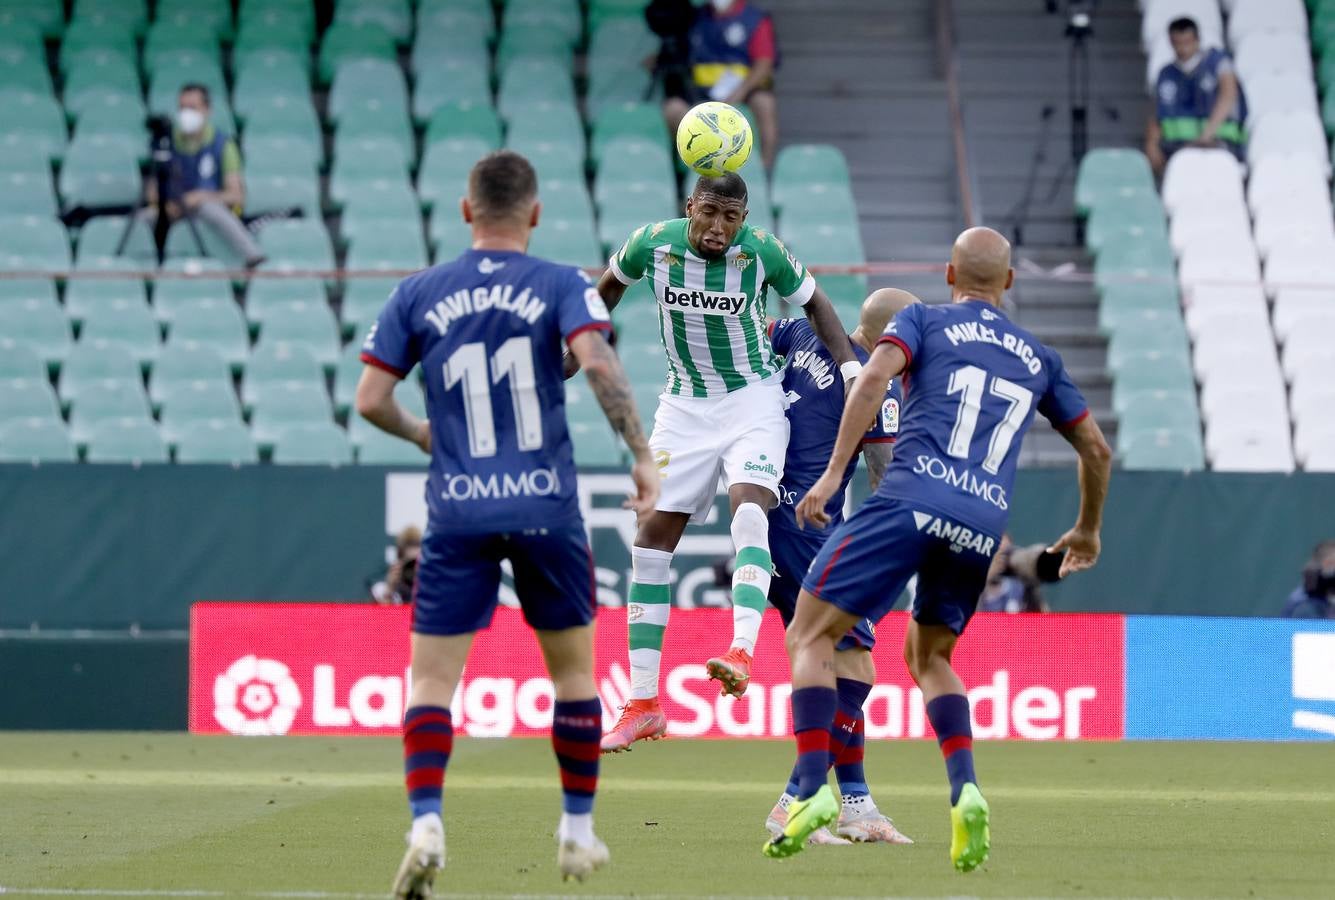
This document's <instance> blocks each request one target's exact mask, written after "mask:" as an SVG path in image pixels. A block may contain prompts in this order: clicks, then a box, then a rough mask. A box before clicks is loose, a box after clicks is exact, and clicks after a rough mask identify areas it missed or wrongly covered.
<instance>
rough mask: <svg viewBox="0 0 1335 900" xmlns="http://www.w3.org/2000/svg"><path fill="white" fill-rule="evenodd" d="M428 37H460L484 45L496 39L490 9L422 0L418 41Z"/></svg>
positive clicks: (461, 0) (462, 1)
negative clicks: (443, 35) (456, 35)
mask: <svg viewBox="0 0 1335 900" xmlns="http://www.w3.org/2000/svg"><path fill="white" fill-rule="evenodd" d="M430 34H459V35H462V36H464V37H465V38H467V39H468V40H469V41H476V42H477V43H480V44H486V43H487V42H489V41H491V40H492V39H493V38H494V37H495V36H496V17H495V16H494V15H492V11H491V7H490V5H488V4H485V3H474V2H472V0H422V2H420V3H418V4H417V39H418V40H421V39H422V38H423V37H424V36H426V35H430Z"/></svg>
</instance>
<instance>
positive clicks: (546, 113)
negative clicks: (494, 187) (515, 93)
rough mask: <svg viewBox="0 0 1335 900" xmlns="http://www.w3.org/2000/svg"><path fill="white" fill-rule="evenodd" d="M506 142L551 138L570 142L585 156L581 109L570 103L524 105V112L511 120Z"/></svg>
mask: <svg viewBox="0 0 1335 900" xmlns="http://www.w3.org/2000/svg"><path fill="white" fill-rule="evenodd" d="M505 139H506V142H507V143H508V144H510V145H512V146H513V145H514V144H515V142H532V141H551V142H553V143H560V144H569V145H571V146H572V147H573V148H574V149H576V150H577V151H578V152H579V156H580V158H581V159H582V158H583V157H584V122H583V121H582V120H581V119H580V117H579V110H578V109H577V108H576V107H575V106H574V105H573V104H569V103H535V104H533V105H532V106H528V107H525V108H524V112H523V115H521V116H519V117H518V118H516V119H512V120H510V122H509V123H508V124H507V127H506V130H505Z"/></svg>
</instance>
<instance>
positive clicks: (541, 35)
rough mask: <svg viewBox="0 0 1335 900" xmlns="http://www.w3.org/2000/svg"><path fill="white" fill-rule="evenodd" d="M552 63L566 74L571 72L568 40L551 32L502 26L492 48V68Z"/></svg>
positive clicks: (540, 29)
mask: <svg viewBox="0 0 1335 900" xmlns="http://www.w3.org/2000/svg"><path fill="white" fill-rule="evenodd" d="M536 61H542V62H552V63H555V64H557V65H559V66H562V67H564V68H566V69H567V70H569V69H572V68H574V62H575V59H574V51H573V44H572V42H571V40H570V39H569V38H568V37H567V36H566V35H564V34H561V33H560V32H558V31H555V30H553V29H551V28H545V27H542V26H536V27H535V26H528V25H513V26H512V25H508V24H507V25H506V26H505V28H504V29H503V30H502V31H501V36H500V40H499V41H498V42H497V44H496V66H497V68H498V69H501V70H504V68H505V67H506V66H507V65H509V64H510V63H515V62H536Z"/></svg>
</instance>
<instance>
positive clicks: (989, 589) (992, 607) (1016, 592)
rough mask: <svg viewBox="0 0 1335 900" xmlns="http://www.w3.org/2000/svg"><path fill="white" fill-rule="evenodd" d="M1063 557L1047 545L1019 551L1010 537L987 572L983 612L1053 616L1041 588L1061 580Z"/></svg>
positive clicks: (981, 600)
mask: <svg viewBox="0 0 1335 900" xmlns="http://www.w3.org/2000/svg"><path fill="white" fill-rule="evenodd" d="M1061 564H1062V554H1061V553H1050V552H1048V545H1047V544H1032V545H1030V546H1028V547H1017V546H1015V543H1014V542H1013V541H1012V540H1011V536H1010V535H1009V534H1003V535H1002V536H1001V547H1000V549H998V550H997V555H996V556H994V557H992V564H991V566H989V567H988V570H987V586H986V587H984V588H983V593H982V596H980V597H979V598H978V611H979V612H1004V613H1023V612H1049V611H1050V609H1049V607H1048V603H1047V601H1046V600H1044V599H1043V594H1042V592H1041V590H1040V586H1041V585H1043V584H1050V583H1052V582H1055V581H1058V580H1059V579H1060V575H1059V573H1060V572H1061Z"/></svg>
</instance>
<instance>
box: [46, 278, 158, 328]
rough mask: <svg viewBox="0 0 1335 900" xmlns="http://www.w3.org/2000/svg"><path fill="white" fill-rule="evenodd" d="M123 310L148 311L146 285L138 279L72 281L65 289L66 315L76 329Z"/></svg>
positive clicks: (81, 279)
mask: <svg viewBox="0 0 1335 900" xmlns="http://www.w3.org/2000/svg"><path fill="white" fill-rule="evenodd" d="M122 306H130V307H133V308H135V309H139V308H142V309H145V310H147V309H148V308H149V307H148V294H147V292H146V291H145V289H144V282H143V281H141V280H140V279H138V278H108V279H106V280H101V279H92V278H71V279H70V280H69V282H68V283H67V284H66V285H65V313H66V315H68V316H69V319H70V321H71V322H73V323H74V324H75V325H80V324H82V323H84V322H86V321H87V320H88V319H89V318H90V317H91V318H94V319H96V318H98V317H99V316H102V315H106V314H109V313H110V312H111V311H112V310H119V309H120V308H121V307H122ZM130 315H131V316H134V315H135V314H134V313H131V314H130Z"/></svg>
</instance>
